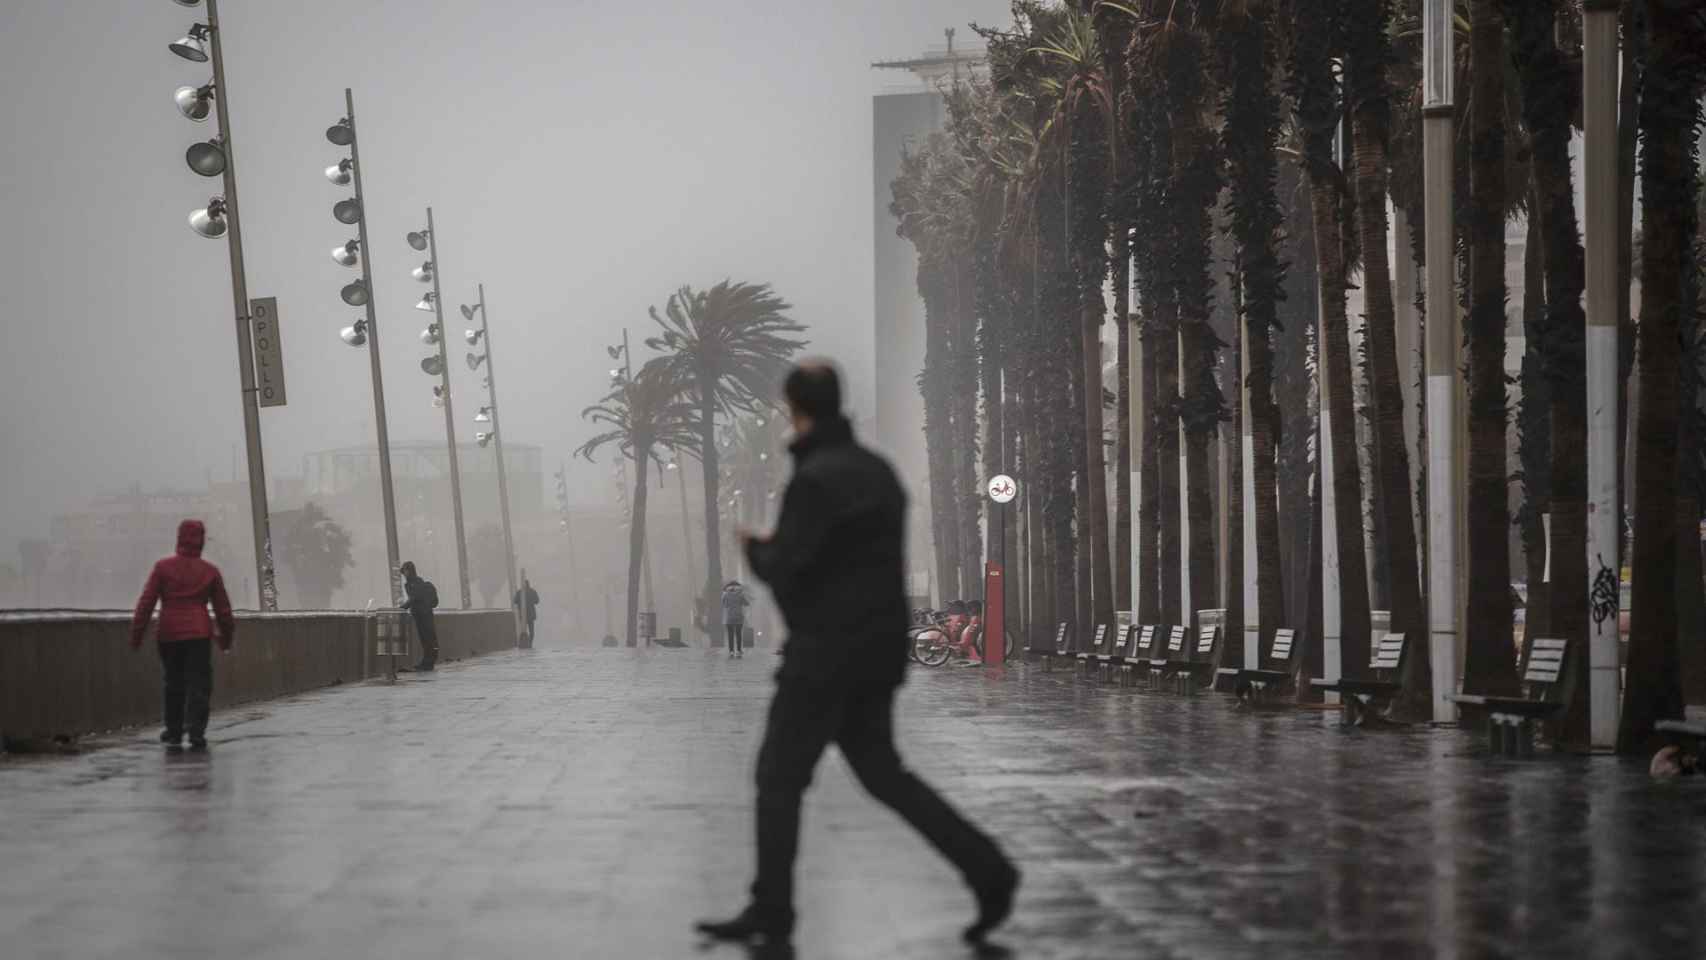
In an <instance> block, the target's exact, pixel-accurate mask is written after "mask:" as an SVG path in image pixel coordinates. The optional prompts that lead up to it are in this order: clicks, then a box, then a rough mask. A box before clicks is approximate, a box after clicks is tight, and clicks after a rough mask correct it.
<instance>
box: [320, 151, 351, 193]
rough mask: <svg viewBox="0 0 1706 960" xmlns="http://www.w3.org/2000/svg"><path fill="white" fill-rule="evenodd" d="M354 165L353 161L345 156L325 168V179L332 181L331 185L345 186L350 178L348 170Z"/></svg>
mask: <svg viewBox="0 0 1706 960" xmlns="http://www.w3.org/2000/svg"><path fill="white" fill-rule="evenodd" d="M354 167H355V162H354V161H352V160H351V159H350V158H348V157H345V158H343V159H342V160H339V161H338V162H337V163H334V164H332V165H331V166H329V167H327V168H326V179H327V180H330V181H332V185H333V186H338V187H347V186H349V184H350V180H351V179H352V177H351V176H350V171H351V170H352V169H354Z"/></svg>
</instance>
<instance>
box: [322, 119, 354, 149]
mask: <svg viewBox="0 0 1706 960" xmlns="http://www.w3.org/2000/svg"><path fill="white" fill-rule="evenodd" d="M326 139H327V140H328V141H330V142H331V143H332V145H333V146H337V147H347V146H349V145H350V144H352V143H354V142H355V127H354V126H353V125H352V124H351V123H350V118H349V117H343V118H341V119H340V120H338V122H337V123H334V124H332V125H331V126H329V127H327V128H326Z"/></svg>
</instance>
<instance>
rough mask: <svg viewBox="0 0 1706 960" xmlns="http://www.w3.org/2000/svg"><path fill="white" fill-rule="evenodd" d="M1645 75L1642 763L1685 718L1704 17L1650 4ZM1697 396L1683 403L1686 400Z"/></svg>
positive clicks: (1639, 539) (1638, 578) (1634, 628)
mask: <svg viewBox="0 0 1706 960" xmlns="http://www.w3.org/2000/svg"><path fill="white" fill-rule="evenodd" d="M1646 14H1647V29H1648V46H1647V56H1648V60H1647V70H1646V75H1645V77H1644V80H1643V84H1642V90H1641V142H1642V149H1641V222H1642V240H1641V325H1640V328H1639V334H1638V336H1639V337H1640V344H1639V350H1638V354H1637V356H1638V368H1637V376H1638V377H1639V384H1640V398H1641V399H1640V406H1639V408H1638V410H1637V412H1636V423H1635V445H1636V446H1635V501H1634V502H1635V505H1636V508H1637V509H1636V510H1635V549H1634V559H1633V563H1632V564H1631V570H1630V579H1631V587H1632V589H1633V597H1632V599H1631V603H1630V607H1631V609H1630V623H1629V659H1628V664H1627V672H1626V674H1625V692H1624V697H1623V715H1622V722H1621V724H1620V725H1619V729H1618V737H1617V749H1618V752H1619V753H1636V754H1645V753H1647V752H1649V751H1651V750H1652V749H1654V748H1655V747H1656V745H1657V743H1658V738H1657V737H1656V736H1655V735H1654V732H1653V724H1654V723H1655V722H1656V721H1658V720H1662V719H1667V718H1680V717H1681V716H1682V713H1683V698H1682V685H1681V679H1680V672H1681V671H1680V667H1681V662H1680V657H1679V653H1678V649H1677V597H1676V579H1675V577H1676V570H1675V565H1676V558H1677V549H1678V548H1677V543H1676V539H1677V517H1678V514H1679V510H1678V504H1677V501H1678V499H1679V498H1678V495H1677V476H1678V465H1679V458H1678V456H1677V442H1676V441H1677V427H1678V414H1679V411H1680V405H1681V402H1682V395H1681V390H1680V386H1681V383H1680V379H1681V370H1680V366H1681V365H1680V363H1679V357H1678V352H1679V351H1678V350H1677V345H1678V344H1679V343H1681V342H1683V336H1684V333H1685V332H1686V331H1685V326H1684V325H1685V323H1686V324H1687V326H1688V327H1689V328H1692V327H1693V326H1694V324H1695V319H1694V318H1692V317H1689V318H1684V317H1683V311H1684V308H1685V306H1687V305H1688V299H1689V298H1688V297H1687V296H1686V295H1685V290H1684V283H1685V271H1690V270H1692V269H1693V264H1692V262H1691V258H1690V256H1689V255H1690V253H1691V251H1692V249H1693V247H1692V245H1693V242H1694V236H1693V229H1694V227H1695V223H1694V219H1695V218H1694V209H1695V207H1694V203H1695V190H1696V187H1697V181H1698V179H1699V178H1698V173H1697V169H1696V166H1695V149H1694V146H1695V145H1694V135H1695V132H1696V131H1697V130H1698V126H1697V123H1698V120H1699V113H1700V102H1699V97H1700V82H1701V79H1702V76H1703V74H1706V36H1703V35H1702V34H1703V33H1706V31H1703V30H1702V29H1701V28H1702V22H1701V19H1700V11H1699V10H1698V9H1686V8H1685V7H1684V6H1683V5H1678V4H1674V3H1670V2H1667V0H1646ZM1692 400H1693V398H1690V401H1691V402H1692Z"/></svg>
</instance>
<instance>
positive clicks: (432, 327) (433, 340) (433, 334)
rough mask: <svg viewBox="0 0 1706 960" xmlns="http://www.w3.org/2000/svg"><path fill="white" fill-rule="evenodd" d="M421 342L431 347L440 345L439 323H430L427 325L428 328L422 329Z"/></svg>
mask: <svg viewBox="0 0 1706 960" xmlns="http://www.w3.org/2000/svg"><path fill="white" fill-rule="evenodd" d="M421 342H422V343H424V344H426V345H427V346H429V347H436V346H438V324H436V323H429V324H427V325H426V329H425V330H422V331H421Z"/></svg>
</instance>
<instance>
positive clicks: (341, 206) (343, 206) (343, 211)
mask: <svg viewBox="0 0 1706 960" xmlns="http://www.w3.org/2000/svg"><path fill="white" fill-rule="evenodd" d="M332 219H334V220H336V221H338V222H339V223H345V224H354V223H360V222H361V201H359V200H357V199H356V198H354V197H349V198H347V199H344V200H339V201H338V202H337V203H334V204H332Z"/></svg>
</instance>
